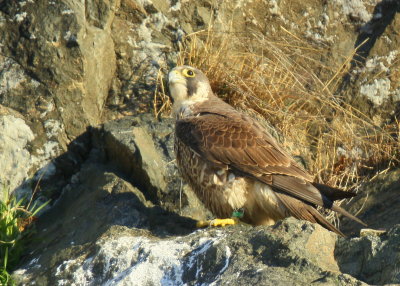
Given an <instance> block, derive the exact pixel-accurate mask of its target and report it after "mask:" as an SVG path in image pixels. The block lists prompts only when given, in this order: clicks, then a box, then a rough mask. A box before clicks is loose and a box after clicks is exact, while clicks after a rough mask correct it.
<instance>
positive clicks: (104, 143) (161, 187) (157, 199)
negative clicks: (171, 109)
mask: <svg viewBox="0 0 400 286" xmlns="http://www.w3.org/2000/svg"><path fill="white" fill-rule="evenodd" d="M92 133H93V136H92V138H93V139H92V144H93V146H94V147H95V148H97V149H99V150H102V151H104V155H102V156H104V157H105V161H106V162H108V163H111V164H113V165H114V166H115V167H116V168H118V170H119V171H120V172H121V173H122V174H125V176H127V178H129V179H128V180H129V181H130V182H131V183H132V184H134V185H135V186H137V187H138V188H139V189H140V190H141V191H142V192H143V193H144V194H145V196H146V198H147V199H149V200H150V201H152V202H153V203H155V204H158V205H161V206H162V207H163V208H165V209H166V210H170V211H176V212H177V213H179V214H181V215H185V216H188V217H192V218H195V219H206V218H207V217H209V216H210V213H209V211H208V210H206V209H205V208H204V206H203V205H202V204H201V203H200V202H199V200H198V199H197V197H196V196H195V195H194V194H193V192H192V191H191V190H190V189H189V188H188V187H187V185H186V184H185V183H183V182H182V180H181V178H180V176H179V173H178V170H177V167H176V164H175V163H174V158H175V154H174V152H173V144H174V143H173V122H172V119H163V120H161V121H159V120H156V119H155V118H154V116H152V115H150V114H144V115H140V116H136V117H125V118H123V119H119V120H115V121H110V122H107V123H105V124H104V125H101V126H99V127H98V128H95V129H92Z"/></svg>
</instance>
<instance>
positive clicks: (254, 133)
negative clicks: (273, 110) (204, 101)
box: [176, 114, 312, 181]
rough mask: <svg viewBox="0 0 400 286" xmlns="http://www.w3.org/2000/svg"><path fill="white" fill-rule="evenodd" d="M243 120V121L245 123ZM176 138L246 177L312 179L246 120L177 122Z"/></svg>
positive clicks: (212, 118)
mask: <svg viewBox="0 0 400 286" xmlns="http://www.w3.org/2000/svg"><path fill="white" fill-rule="evenodd" d="M243 119H246V121H244V120H243ZM176 136H178V138H179V140H181V141H183V142H184V143H185V144H186V145H188V146H190V147H191V148H192V149H193V150H194V151H196V152H197V153H199V154H200V155H202V156H203V158H205V159H207V160H209V161H211V162H214V163H215V164H223V165H229V166H231V167H232V168H234V169H237V170H239V171H242V172H248V173H249V174H252V175H254V174H283V175H288V176H295V177H298V178H302V179H305V180H307V181H311V180H312V177H311V176H310V174H308V173H307V172H306V171H305V170H303V169H302V168H300V167H299V166H298V165H297V164H296V162H295V161H294V160H293V159H292V158H291V157H290V156H289V155H288V154H286V153H285V152H284V151H283V150H282V149H281V148H279V146H278V145H277V143H276V142H275V140H274V139H273V138H272V137H271V136H270V135H269V134H268V133H266V132H264V131H263V130H261V128H260V127H259V126H258V125H257V124H255V122H252V121H249V119H248V118H238V117H237V115H236V116H231V117H226V116H221V115H217V114H205V115H202V116H197V117H196V116H194V117H188V118H185V119H181V120H177V122H176Z"/></svg>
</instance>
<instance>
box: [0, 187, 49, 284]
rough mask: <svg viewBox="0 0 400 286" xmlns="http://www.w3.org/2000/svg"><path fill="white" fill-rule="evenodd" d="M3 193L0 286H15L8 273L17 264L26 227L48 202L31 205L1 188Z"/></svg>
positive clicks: (26, 232) (1, 205) (1, 202)
mask: <svg viewBox="0 0 400 286" xmlns="http://www.w3.org/2000/svg"><path fill="white" fill-rule="evenodd" d="M3 193H4V194H5V195H4V200H2V201H0V284H1V285H15V283H14V282H13V280H12V279H11V276H10V274H9V271H10V270H11V269H13V267H15V266H16V265H17V264H18V262H19V259H20V256H21V254H22V251H23V249H24V245H25V243H26V238H27V234H28V233H29V230H30V229H29V228H28V226H29V225H30V224H31V223H32V222H33V221H34V220H35V219H36V217H35V215H36V214H37V213H38V212H39V211H40V210H41V209H43V208H44V207H45V206H46V205H47V204H48V203H49V201H47V202H46V203H44V204H41V205H37V204H36V203H33V204H32V199H31V200H29V201H28V200H26V199H25V198H21V199H19V200H17V198H16V197H15V196H13V195H12V194H10V191H9V189H8V188H7V187H3Z"/></svg>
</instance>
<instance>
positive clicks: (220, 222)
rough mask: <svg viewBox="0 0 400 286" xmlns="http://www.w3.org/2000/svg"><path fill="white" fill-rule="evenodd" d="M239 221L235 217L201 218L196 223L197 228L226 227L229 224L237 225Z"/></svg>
mask: <svg viewBox="0 0 400 286" xmlns="http://www.w3.org/2000/svg"><path fill="white" fill-rule="evenodd" d="M236 223H237V221H236V219H234V218H225V219H219V218H216V219H212V220H206V221H204V220H200V221H198V222H197V223H196V227H197V228H205V227H219V226H220V227H225V226H227V225H235V224H236Z"/></svg>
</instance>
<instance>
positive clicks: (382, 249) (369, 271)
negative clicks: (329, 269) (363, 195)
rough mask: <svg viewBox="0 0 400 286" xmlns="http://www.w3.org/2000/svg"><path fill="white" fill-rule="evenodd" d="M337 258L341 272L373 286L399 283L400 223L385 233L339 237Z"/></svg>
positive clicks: (336, 250)
mask: <svg viewBox="0 0 400 286" xmlns="http://www.w3.org/2000/svg"><path fill="white" fill-rule="evenodd" d="M335 257H336V259H337V262H338V264H339V266H340V270H341V271H342V272H345V273H348V274H350V275H352V276H353V277H356V278H358V279H360V280H362V281H365V282H367V283H369V284H374V285H385V284H395V285H398V284H399V283H400V224H397V225H395V226H394V227H393V228H391V229H390V230H389V231H388V232H387V233H385V234H382V235H368V236H365V237H361V238H352V239H351V240H348V239H342V238H339V240H338V242H337V245H336V248H335Z"/></svg>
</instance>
